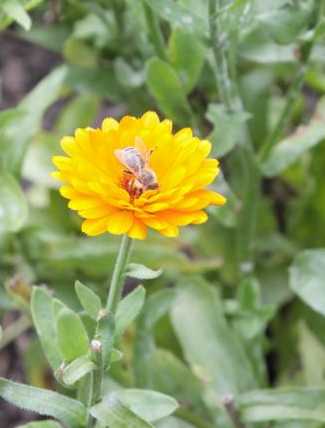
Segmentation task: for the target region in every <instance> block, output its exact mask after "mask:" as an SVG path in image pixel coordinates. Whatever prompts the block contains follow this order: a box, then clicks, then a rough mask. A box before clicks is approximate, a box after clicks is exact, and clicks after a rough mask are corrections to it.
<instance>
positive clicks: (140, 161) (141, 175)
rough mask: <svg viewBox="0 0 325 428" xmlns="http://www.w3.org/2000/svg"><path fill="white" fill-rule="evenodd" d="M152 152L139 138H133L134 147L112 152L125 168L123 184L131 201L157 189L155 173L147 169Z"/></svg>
mask: <svg viewBox="0 0 325 428" xmlns="http://www.w3.org/2000/svg"><path fill="white" fill-rule="evenodd" d="M152 152H153V150H148V149H147V147H146V145H145V144H144V142H143V140H142V139H141V138H140V137H136V138H135V145H134V147H125V148H124V149H117V150H115V152H114V154H115V156H116V158H117V159H118V160H119V162H120V163H121V164H122V165H123V166H124V167H125V170H124V177H123V184H124V187H125V188H126V190H127V191H128V192H129V194H130V195H131V197H132V198H133V199H134V198H139V197H140V196H141V195H142V193H143V192H145V191H146V190H156V189H158V181H157V176H156V173H155V172H154V171H153V170H152V169H151V168H150V167H149V161H150V156H151V154H152Z"/></svg>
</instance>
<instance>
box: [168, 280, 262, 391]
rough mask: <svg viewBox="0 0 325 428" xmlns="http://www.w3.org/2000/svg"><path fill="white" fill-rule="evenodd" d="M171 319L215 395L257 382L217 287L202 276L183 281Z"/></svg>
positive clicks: (187, 355) (188, 356) (186, 351)
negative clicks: (201, 278)
mask: <svg viewBox="0 0 325 428" xmlns="http://www.w3.org/2000/svg"><path fill="white" fill-rule="evenodd" d="M172 322H173V326H174V328H175V331H176V334H177V336H178V337H179V340H180V342H181V345H182V348H183V351H184V354H185V358H186V359H187V361H188V362H189V364H190V365H191V367H193V369H194V371H195V372H196V374H197V375H198V376H199V377H201V378H202V380H204V381H205V382H206V383H207V384H209V386H210V388H212V389H213V390H214V393H215V394H216V398H218V397H219V398H220V397H222V396H223V395H224V394H229V393H236V392H238V391H241V390H247V389H249V388H252V387H254V386H255V382H256V381H255V379H254V374H253V370H252V367H251V364H250V361H249V359H248V356H247V354H246V352H245V350H244V348H243V346H242V344H241V342H240V340H239V338H238V336H237V335H236V334H235V332H234V331H233V330H232V329H231V328H230V326H228V324H227V323H226V320H225V318H224V316H223V311H222V305H221V302H220V299H219V297H218V295H217V293H216V291H215V289H214V288H212V287H210V286H209V285H208V284H206V283H205V282H203V281H202V280H200V279H199V278H197V279H196V280H194V281H192V283H190V284H189V283H184V284H183V285H182V286H181V287H180V288H179V291H178V293H177V298H176V299H175V301H174V304H173V307H172Z"/></svg>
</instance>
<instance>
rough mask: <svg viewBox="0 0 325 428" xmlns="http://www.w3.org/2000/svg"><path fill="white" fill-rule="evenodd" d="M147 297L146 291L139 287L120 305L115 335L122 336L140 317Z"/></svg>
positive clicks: (116, 318)
mask: <svg viewBox="0 0 325 428" xmlns="http://www.w3.org/2000/svg"><path fill="white" fill-rule="evenodd" d="M145 296H146V290H145V289H144V287H143V286H142V285H139V286H138V287H137V288H136V289H135V290H133V291H132V292H131V293H130V294H128V295H127V296H126V297H124V299H123V300H122V301H121V302H120V303H119V305H118V307H117V311H116V315H115V335H116V336H121V335H122V334H123V333H124V331H125V330H126V329H127V327H128V326H129V325H130V324H131V323H132V322H133V321H134V320H135V319H136V317H137V316H138V315H139V313H140V311H141V309H142V307H143V304H144V301H145Z"/></svg>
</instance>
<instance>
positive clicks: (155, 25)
mask: <svg viewBox="0 0 325 428" xmlns="http://www.w3.org/2000/svg"><path fill="white" fill-rule="evenodd" d="M143 7H144V12H145V17H146V21H147V25H148V29H149V38H150V41H151V43H152V44H153V46H154V47H155V51H156V54H157V55H158V56H159V58H160V59H163V60H167V55H166V50H165V40H164V36H163V34H162V31H161V28H160V24H159V20H158V18H157V16H156V15H155V13H154V12H153V10H152V9H151V7H150V6H148V5H147V4H146V3H143Z"/></svg>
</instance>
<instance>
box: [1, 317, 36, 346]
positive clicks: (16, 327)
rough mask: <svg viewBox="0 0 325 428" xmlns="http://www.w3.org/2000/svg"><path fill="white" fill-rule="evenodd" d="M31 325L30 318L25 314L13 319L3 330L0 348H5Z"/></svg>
mask: <svg viewBox="0 0 325 428" xmlns="http://www.w3.org/2000/svg"><path fill="white" fill-rule="evenodd" d="M31 325H32V323H31V320H30V318H29V317H28V316H26V315H22V316H21V317H20V318H18V320H17V321H14V322H13V323H12V324H11V325H9V327H7V328H6V329H5V330H4V332H3V334H2V339H1V341H0V349H3V348H5V347H6V346H7V345H9V343H11V342H12V341H14V340H15V339H17V337H19V336H20V335H21V334H22V333H24V332H25V331H26V330H27V329H28V328H29V327H30V326H31Z"/></svg>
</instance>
